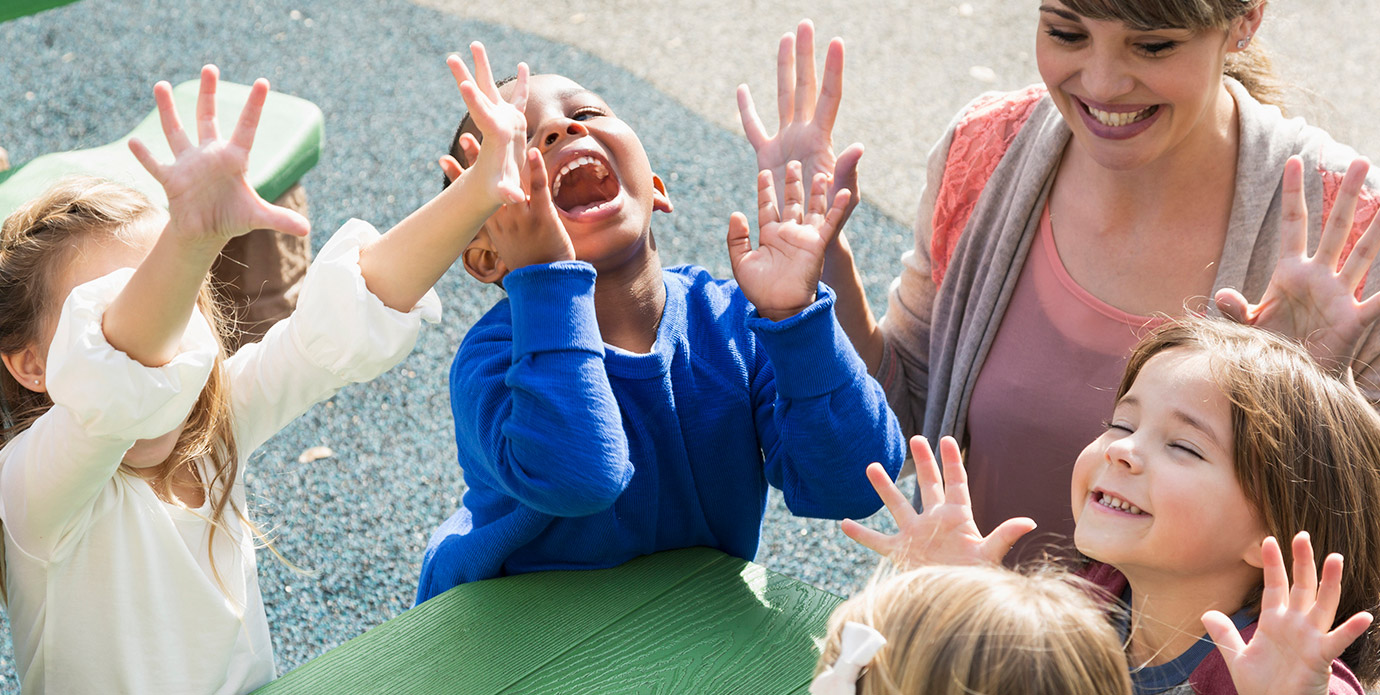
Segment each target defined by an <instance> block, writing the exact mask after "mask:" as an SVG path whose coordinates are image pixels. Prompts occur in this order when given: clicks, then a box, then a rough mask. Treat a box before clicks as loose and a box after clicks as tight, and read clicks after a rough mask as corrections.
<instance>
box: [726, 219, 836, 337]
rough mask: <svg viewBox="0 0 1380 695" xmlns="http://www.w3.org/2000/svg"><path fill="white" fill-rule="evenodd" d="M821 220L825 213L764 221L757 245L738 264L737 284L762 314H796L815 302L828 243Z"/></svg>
mask: <svg viewBox="0 0 1380 695" xmlns="http://www.w3.org/2000/svg"><path fill="white" fill-rule="evenodd" d="M822 223H823V215H810V216H809V217H808V218H807V219H806V220H805V221H796V220H785V221H781V222H772V223H769V224H764V225H762V227H761V233H760V236H759V239H758V247H757V248H756V249H754V250H753V251H751V252H750V253H748V254H747V255H745V256H744V257H743V258H742V260H740V261H739V262H738V264H737V266H735V268H734V270H733V276H734V277H735V278H736V279H737V280H738V286H739V287H741V288H742V289H743V294H745V295H747V296H748V297H749V298H750V299H751V300H752V303H753V305H754V306H756V307H757V310H758V312H759V313H761V314H762V315H763V316H769V315H773V314H776V313H795V312H798V311H799V310H800V309H802V308H803V307H805V306H807V305H809V304H810V303H811V302H813V301H814V297H815V288H816V287H817V285H818V283H819V276H820V272H821V270H822V268H823V267H824V247H825V246H826V245H827V244H828V240H827V239H825V237H824V236H823V235H821V234H820V232H819V229H818V225H820V224H822Z"/></svg>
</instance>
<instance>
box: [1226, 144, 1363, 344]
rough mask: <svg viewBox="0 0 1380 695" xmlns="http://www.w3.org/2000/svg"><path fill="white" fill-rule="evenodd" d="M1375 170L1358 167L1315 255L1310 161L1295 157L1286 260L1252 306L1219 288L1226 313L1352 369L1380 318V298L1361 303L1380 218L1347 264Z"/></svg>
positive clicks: (1288, 168) (1283, 243) (1284, 237)
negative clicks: (1306, 175)
mask: <svg viewBox="0 0 1380 695" xmlns="http://www.w3.org/2000/svg"><path fill="white" fill-rule="evenodd" d="M1369 170H1370V163H1369V162H1367V161H1366V160H1364V159H1357V160H1356V161H1354V162H1352V163H1351V167H1350V168H1349V169H1347V172H1346V176H1345V177H1344V178H1343V179H1342V184H1341V189H1340V192H1339V193H1338V194H1337V201H1336V203H1334V204H1333V206H1332V214H1331V216H1330V217H1329V218H1328V220H1327V225H1326V226H1325V227H1324V229H1323V233H1322V237H1321V239H1319V241H1318V248H1317V250H1316V251H1315V252H1314V253H1313V255H1311V256H1310V255H1309V254H1308V204H1307V202H1306V201H1305V199H1304V193H1303V160H1302V159H1300V158H1298V157H1291V158H1290V159H1289V161H1288V163H1286V164H1285V165H1284V184H1283V186H1284V199H1283V206H1282V219H1281V221H1280V254H1279V262H1278V263H1277V264H1276V265H1275V271H1274V275H1272V276H1271V277H1270V284H1269V286H1267V287H1266V288H1265V296H1264V297H1262V298H1261V300H1260V303H1259V304H1254V305H1253V304H1250V303H1248V302H1247V301H1246V299H1245V297H1243V296H1242V295H1241V293H1240V292H1238V291H1236V290H1234V289H1222V290H1219V291H1218V292H1217V296H1216V301H1217V307H1218V308H1219V309H1220V310H1221V311H1222V313H1223V314H1225V315H1226V316H1228V317H1230V318H1232V319H1234V320H1236V321H1238V322H1241V323H1246V324H1251V325H1255V326H1260V327H1261V328H1268V329H1270V330H1273V331H1275V332H1277V333H1281V334H1283V335H1287V336H1289V337H1291V338H1294V339H1296V340H1299V341H1302V342H1303V343H1304V344H1305V345H1307V346H1308V350H1309V352H1311V353H1312V354H1313V356H1314V357H1315V358H1317V359H1318V360H1319V361H1321V362H1322V363H1323V364H1328V365H1331V364H1336V365H1338V366H1343V367H1344V366H1348V365H1349V364H1350V359H1351V357H1352V356H1353V353H1354V352H1355V350H1356V348H1357V346H1358V343H1359V342H1360V340H1361V339H1362V337H1363V336H1364V335H1365V334H1366V332H1367V330H1368V329H1369V327H1370V325H1371V324H1373V323H1374V322H1375V320H1376V319H1377V318H1380V295H1372V296H1370V297H1368V298H1366V299H1365V301H1357V299H1356V291H1357V288H1359V287H1360V286H1361V281H1362V279H1363V278H1365V275H1366V271H1367V270H1369V269H1370V266H1371V263H1372V262H1373V261H1374V260H1375V257H1376V254H1377V253H1380V215H1376V217H1375V219H1374V220H1373V221H1372V222H1371V224H1370V226H1369V227H1368V228H1367V229H1366V231H1365V232H1364V233H1363V234H1361V236H1360V237H1359V238H1357V240H1356V244H1355V246H1354V247H1353V248H1352V249H1351V253H1350V255H1348V256H1347V257H1346V260H1345V262H1343V261H1342V252H1343V250H1344V248H1345V247H1346V243H1347V240H1348V238H1349V237H1350V236H1351V229H1352V223H1353V222H1354V220H1355V216H1356V205H1357V200H1358V199H1359V197H1360V194H1361V190H1362V188H1363V187H1364V185H1365V179H1366V173H1367V172H1368V171H1369Z"/></svg>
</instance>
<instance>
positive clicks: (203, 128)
mask: <svg viewBox="0 0 1380 695" xmlns="http://www.w3.org/2000/svg"><path fill="white" fill-rule="evenodd" d="M219 77H220V72H219V71H218V70H217V69H216V66H214V65H207V66H205V67H203V68H202V69H201V93H200V95H199V96H198V97H197V102H196V130H197V140H198V143H197V144H195V145H193V144H192V141H191V138H190V137H188V136H187V132H186V131H184V130H183V129H182V121H181V120H180V119H179V118H178V116H177V109H176V108H174V106H173V98H172V86H171V85H169V84H168V83H167V82H159V83H158V84H156V85H154V87H153V97H154V101H155V102H156V103H157V104H158V116H159V120H160V121H161V122H162V125H163V135H164V136H165V137H167V139H168V146H169V147H170V148H171V149H172V153H173V162H172V163H171V164H160V163H159V162H158V160H157V159H155V158H154V156H153V153H152V152H150V151H149V148H148V147H147V146H146V145H145V144H144V143H143V142H141V141H140V140H139V139H138V138H133V139H131V140H130V141H129V149H130V151H132V152H133V153H134V156H135V158H137V159H138V160H139V163H140V164H142V165H143V166H144V168H145V169H147V170H148V172H149V173H150V174H152V175H153V178H154V179H156V180H157V181H158V183H159V184H160V185H162V186H163V190H164V191H165V192H166V193H167V196H168V215H169V217H170V221H169V230H170V231H172V232H174V233H176V234H180V235H183V238H184V239H185V240H187V241H193V242H206V243H208V244H210V245H212V246H215V248H216V249H217V250H219V248H220V247H221V246H224V245H225V242H227V241H229V240H230V239H233V238H234V237H237V236H239V235H241V234H244V233H246V232H249V231H250V230H253V229H276V230H278V231H280V232H284V233H286V234H292V235H294V236H304V235H306V234H307V232H308V230H309V228H310V226H309V224H308V223H307V220H306V218H304V217H302V216H301V215H299V214H297V213H296V212H293V211H292V210H288V209H287V208H283V207H279V206H277V205H273V204H271V203H269V202H268V201H266V200H264V199H263V198H260V197H259V194H258V193H257V192H255V191H254V188H253V187H252V186H250V185H249V182H248V181H246V180H245V173H246V172H247V171H248V170H249V148H250V147H251V146H252V145H253V144H254V133H255V131H256V130H258V127H259V115H260V114H261V113H262V112H263V107H264V100H265V99H267V97H268V80H264V79H259V80H257V81H256V82H254V86H253V87H252V88H251V89H250V90H249V100H248V101H246V102H245V104H244V109H243V110H242V111H241V112H240V120H239V122H238V123H237V124H236V125H235V132H234V133H233V134H231V136H230V139H229V140H222V139H221V138H220V130H219V127H218V126H217V124H216V85H217V81H218V80H219Z"/></svg>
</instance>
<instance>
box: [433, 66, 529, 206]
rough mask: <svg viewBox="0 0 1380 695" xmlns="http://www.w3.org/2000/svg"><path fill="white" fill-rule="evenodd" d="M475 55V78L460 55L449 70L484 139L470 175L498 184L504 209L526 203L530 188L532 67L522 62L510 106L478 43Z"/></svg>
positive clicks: (471, 159) (497, 192)
mask: <svg viewBox="0 0 1380 695" xmlns="http://www.w3.org/2000/svg"><path fill="white" fill-rule="evenodd" d="M470 54H471V55H472V56H474V71H475V75H470V71H469V69H468V68H466V67H465V61H463V60H461V59H460V56H456V55H452V56H450V57H449V58H447V59H446V65H447V66H449V67H450V72H451V74H452V75H454V76H455V84H456V85H457V86H459V88H460V96H461V98H463V99H464V100H465V106H467V107H469V110H470V119H471V120H473V121H474V124H475V126H477V127H478V128H479V132H481V133H483V134H484V138H483V140H482V142H481V143H480V145H479V150H478V156H477V157H473V156H471V157H468V158H469V163H470V166H469V168H468V169H467V170H466V171H467V173H468V175H470V176H481V177H483V180H485V181H492V182H493V188H492V189H489V190H491V191H492V192H493V195H494V199H495V202H497V203H498V204H499V205H505V204H508V203H518V202H522V201H525V200H526V199H527V195H526V190H527V187H528V186H527V183H528V179H527V168H526V167H525V166H523V159H524V157H525V156H526V154H527V116H526V109H527V77H528V69H527V64H526V63H518V70H517V79H516V80H515V81H514V83H513V94H512V97H511V98H509V99H508V100H507V101H505V100H504V99H503V97H502V96H501V95H499V93H498V86H497V85H495V84H494V75H493V70H492V69H490V67H489V55H488V52H487V51H485V50H484V44H482V43H480V42H478V41H475V42H474V43H472V44H470ZM467 154H468V153H467Z"/></svg>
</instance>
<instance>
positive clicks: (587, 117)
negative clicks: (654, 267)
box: [475, 75, 671, 270]
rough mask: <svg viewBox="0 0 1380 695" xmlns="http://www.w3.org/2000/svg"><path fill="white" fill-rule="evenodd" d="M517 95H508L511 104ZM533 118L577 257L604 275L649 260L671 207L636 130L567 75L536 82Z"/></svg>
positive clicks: (535, 138)
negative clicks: (657, 218)
mask: <svg viewBox="0 0 1380 695" xmlns="http://www.w3.org/2000/svg"><path fill="white" fill-rule="evenodd" d="M513 88H514V85H513V84H512V83H509V84H506V85H503V87H501V88H500V91H501V93H502V94H503V96H504V98H507V97H508V96H510V94H511V92H512V90H513ZM526 116H527V136H528V146H529V147H535V148H537V149H538V150H539V151H540V152H541V155H542V159H543V161H544V162H545V164H546V172H547V179H548V181H549V182H550V186H551V194H552V195H551V197H552V200H553V201H554V202H555V204H556V209H557V210H558V212H559V214H560V219H561V224H562V225H563V226H564V227H565V230H566V233H567V234H568V235H569V236H570V241H571V245H572V246H573V247H574V249H575V257H576V258H578V259H580V260H582V261H587V262H589V263H590V264H592V265H593V266H594V267H595V268H596V269H599V270H604V269H607V268H613V267H617V266H619V265H621V264H622V263H624V262H627V261H628V260H631V259H633V258H635V257H638V256H639V255H640V254H644V253H647V252H649V251H650V249H651V244H650V229H651V216H652V212H653V211H656V210H660V211H662V212H670V210H671V204H670V200H669V199H668V198H667V197H666V189H665V187H664V186H663V184H662V182H661V179H659V178H658V177H657V176H656V175H655V174H653V173H652V167H651V164H650V162H648V161H647V153H646V151H645V150H643V149H642V142H641V141H640V140H638V138H637V134H636V133H634V132H633V130H632V128H630V127H629V126H628V124H627V123H624V122H623V121H622V120H620V119H619V118H618V117H617V116H615V115H614V114H613V110H612V109H610V108H609V106H608V104H606V103H604V100H603V99H601V98H600V97H599V95H597V94H595V93H593V92H591V91H589V90H587V89H585V88H583V87H581V86H580V85H578V84H576V83H575V82H573V81H571V80H570V79H568V78H565V77H562V76H560V75H533V76H532V77H531V78H530V80H529V82H528V97H527V111H526ZM475 135H476V136H478V133H475ZM486 231H487V230H486Z"/></svg>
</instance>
